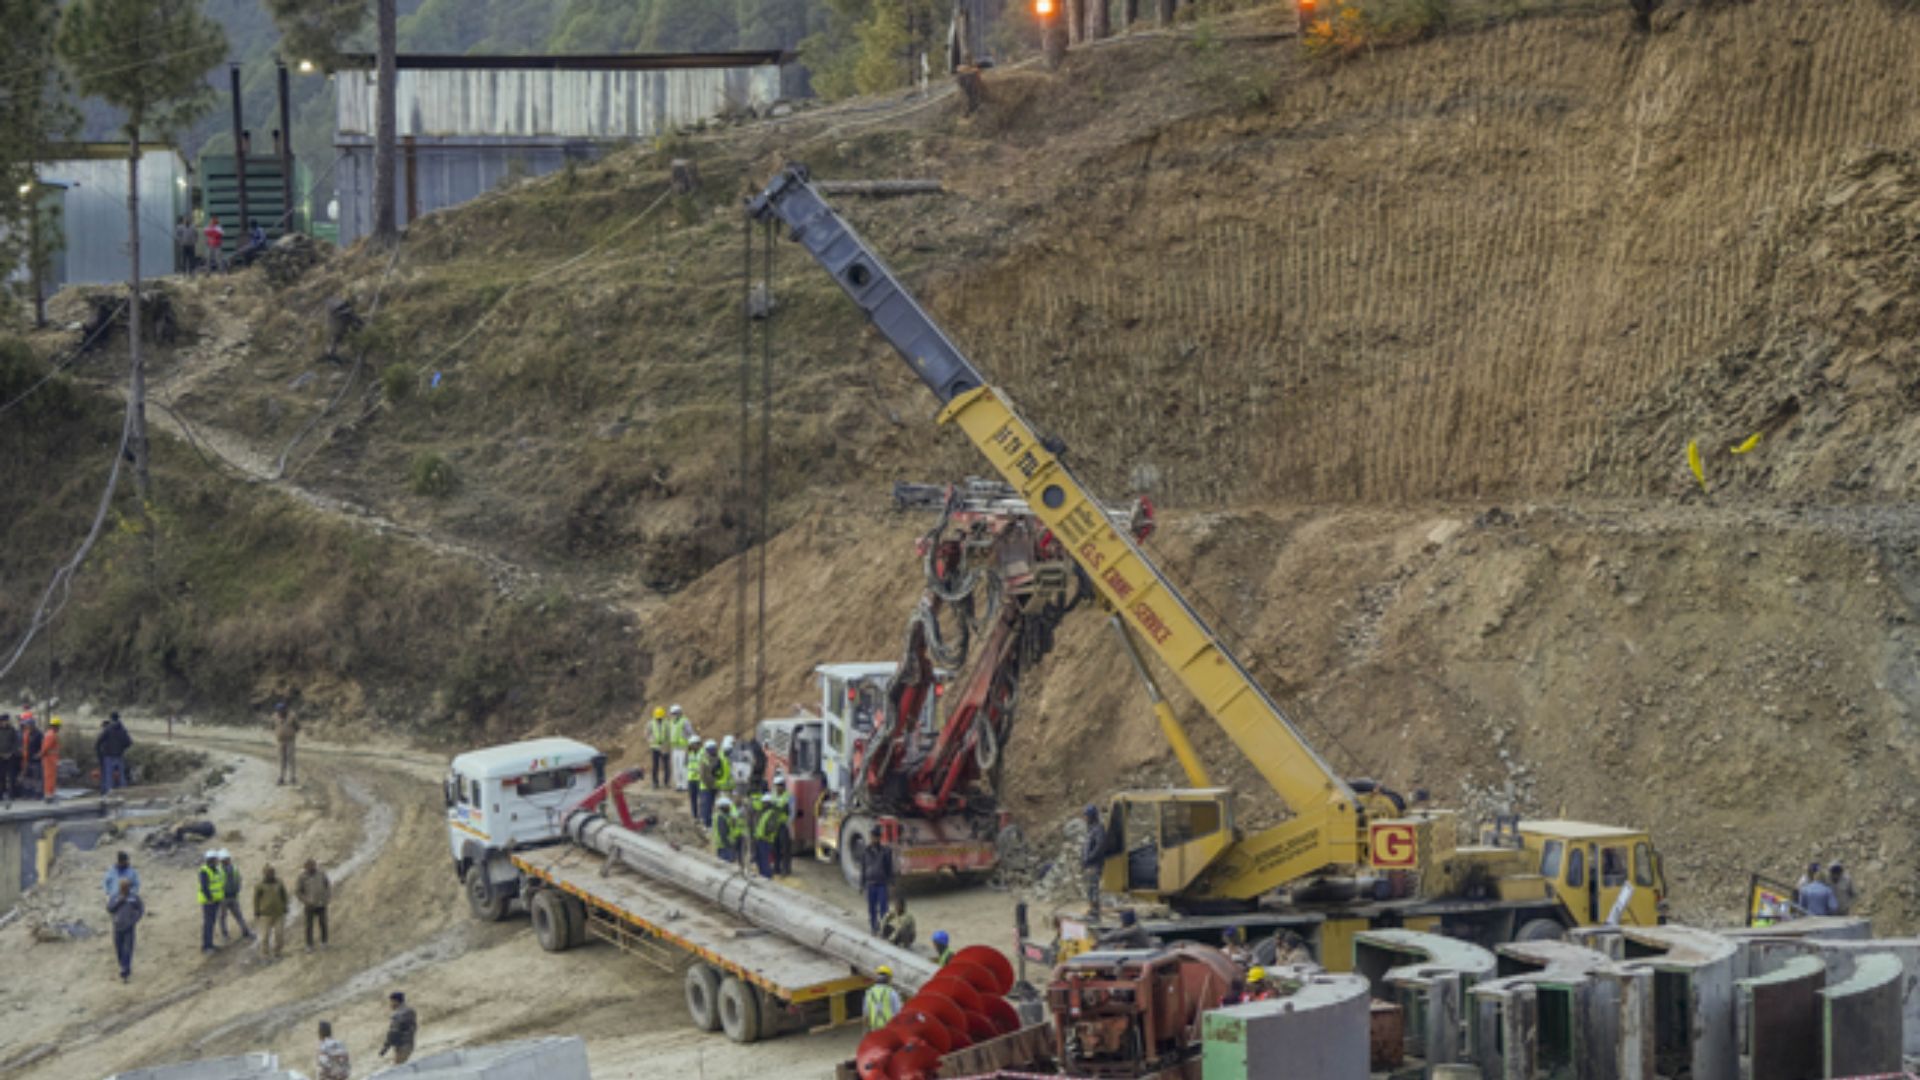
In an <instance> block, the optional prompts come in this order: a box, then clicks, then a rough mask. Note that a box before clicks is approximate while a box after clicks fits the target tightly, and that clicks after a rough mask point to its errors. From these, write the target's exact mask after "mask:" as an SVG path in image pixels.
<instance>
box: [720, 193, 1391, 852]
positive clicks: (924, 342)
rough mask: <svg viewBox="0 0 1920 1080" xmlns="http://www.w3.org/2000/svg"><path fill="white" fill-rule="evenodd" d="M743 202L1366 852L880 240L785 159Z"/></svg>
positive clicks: (1108, 593)
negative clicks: (782, 234)
mask: <svg viewBox="0 0 1920 1080" xmlns="http://www.w3.org/2000/svg"><path fill="white" fill-rule="evenodd" d="M747 212H748V213H749V214H750V215H751V216H753V217H754V218H756V219H758V220H762V221H774V220H777V221H781V222H784V223H785V224H786V225H787V227H788V228H789V229H790V230H792V234H793V238H794V239H796V240H798V241H799V242H800V244H801V245H802V246H803V247H805V248H806V249H807V251H808V253H809V254H811V255H812V256H813V257H814V259H815V260H816V261H818V262H819V263H820V265H821V266H823V267H825V268H826V270H827V272H828V273H831V274H832V275H833V277H834V280H835V281H838V282H839V283H840V287H841V288H842V289H843V290H845V291H846V294H847V295H848V296H849V297H852V298H853V301H854V303H856V304H858V305H860V308H861V310H863V311H865V312H866V313H867V315H868V317H869V318H871V319H872V320H873V325H874V326H875V328H877V329H878V330H879V331H880V333H881V334H882V335H883V336H884V337H885V338H886V339H887V341H888V343H889V344H891V345H892V346H893V347H894V349H895V350H896V351H898V352H899V353H900V355H901V356H902V357H903V358H905V360H906V361H907V364H908V365H909V366H910V367H912V368H913V370H914V373H915V374H917V375H918V376H920V379H921V381H922V382H925V383H926V384H927V386H928V387H929V388H930V389H932V390H933V392H934V396H936V397H938V398H939V399H940V401H941V403H942V405H943V406H944V408H942V410H941V412H940V417H939V419H940V422H941V423H953V424H957V425H959V427H960V429H961V430H962V431H964V432H966V435H967V437H968V438H969V439H971V440H972V441H973V444H974V446H976V447H978V448H979V449H980V452H981V453H983V454H985V455H986V456H987V459H988V460H989V461H991V462H993V465H994V467H995V468H996V469H998V470H999V472H1000V475H1001V476H1003V477H1005V478H1006V480H1007V482H1009V483H1011V484H1012V485H1013V486H1014V487H1015V488H1016V489H1017V490H1018V491H1019V492H1020V494H1021V496H1022V497H1023V498H1025V499H1026V501H1027V504H1028V505H1029V506H1031V507H1032V508H1033V511H1034V513H1035V514H1036V515H1037V516H1038V517H1039V518H1040V519H1041V520H1042V521H1044V522H1045V523H1046V524H1047V526H1048V527H1049V528H1050V529H1052V530H1053V532H1054V535H1055V536H1057V537H1059V538H1060V540H1061V541H1062V543H1063V544H1064V546H1065V547H1066V549H1067V550H1068V552H1069V553H1071V554H1072V556H1073V558H1074V560H1075V561H1076V562H1077V563H1079V565H1080V567H1081V568H1082V569H1083V570H1085V571H1086V573H1087V577H1088V578H1089V579H1090V580H1092V581H1093V583H1094V585H1095V587H1096V588H1098V589H1099V591H1100V593H1101V595H1102V596H1103V597H1104V598H1105V600H1106V602H1107V603H1108V604H1109V605H1110V606H1111V607H1112V608H1113V610H1114V611H1116V612H1118V613H1120V614H1121V616H1122V617H1123V618H1125V619H1126V620H1127V623H1128V624H1129V625H1130V626H1132V627H1133V629H1134V630H1135V631H1137V632H1138V633H1139V635H1140V640H1141V641H1142V642H1143V643H1144V644H1145V645H1146V646H1147V647H1148V648H1150V649H1152V650H1153V652H1154V654H1155V655H1156V656H1158V657H1159V658H1160V660H1161V662H1162V663H1163V664H1165V665H1166V667H1167V669H1168V670H1170V671H1172V672H1173V673H1174V675H1175V677H1176V678H1178V679H1179V680H1180V683H1181V685H1183V686H1185V687H1186V688H1187V691H1188V692H1189V693H1191V694H1192V695H1193V696H1194V698H1195V699H1196V700H1197V701H1199V703H1200V705H1201V707H1202V708H1204V709H1206V711H1207V714H1208V715H1210V716H1212V717H1213V718H1214V720H1215V722H1217V723H1218V724H1219V725H1220V727H1221V729H1222V730H1224V731H1225V732H1226V734H1227V736H1228V737H1229V738H1231V739H1232V740H1233V742H1234V745H1236V746H1238V747H1239V748H1240V751H1241V753H1243V754H1245V755H1246V757H1247V759H1248V760H1249V761H1251V762H1252V763H1253V765H1254V767H1255V768H1257V769H1259V771H1260V774H1261V776H1263V777H1264V778H1265V779H1266V781H1267V783H1268V784H1270V785H1272V787H1273V789H1274V791H1275V792H1277V793H1278V794H1279V795H1280V797H1281V798H1282V799H1283V800H1285V802H1286V803H1287V805H1288V807H1289V808H1291V809H1292V810H1293V811H1294V812H1295V813H1296V814H1302V815H1307V814H1319V813H1324V812H1328V811H1332V812H1333V814H1334V815H1335V816H1334V820H1336V821H1337V820H1339V815H1345V816H1346V820H1348V821H1349V822H1351V823H1352V826H1353V830H1354V832H1353V833H1352V834H1349V835H1348V836H1345V837H1342V838H1341V840H1336V841H1334V843H1333V847H1334V848H1335V849H1337V850H1340V851H1343V852H1346V853H1349V854H1351V856H1352V857H1353V859H1354V860H1355V861H1358V860H1359V859H1361V858H1363V857H1364V854H1363V853H1364V851H1365V846H1364V843H1363V841H1364V837H1363V836H1361V835H1360V833H1361V831H1362V830H1363V829H1364V820H1365V819H1364V816H1363V815H1362V813H1361V808H1360V805H1359V800H1358V798H1357V797H1356V796H1355V795H1354V793H1353V790H1352V789H1351V788H1349V787H1348V786H1347V784H1346V782H1345V781H1343V780H1342V779H1340V777H1339V775H1338V774H1337V773H1335V772H1334V771H1333V769H1332V768H1331V767H1329V766H1328V764H1327V763H1326V761H1324V760H1322V759H1321V757H1320V755H1319V754H1318V753H1316V752H1315V751H1314V749H1313V747H1312V746H1310V745H1309V744H1308V743H1307V741H1306V739H1304V738H1303V737H1302V736H1301V734H1300V732H1299V730H1298V729H1297V728H1295V727H1294V726H1293V722H1292V721H1291V720H1289V719H1287V717H1286V714H1284V713H1282V712H1281V711H1280V706H1279V705H1278V704H1276V703H1275V702H1274V700H1273V699H1272V698H1271V697H1269V696H1268V695H1267V692H1266V691H1265V690H1264V689H1262V688H1261V686H1260V684H1259V683H1257V682H1255V681H1254V679H1253V677H1252V676H1251V675H1249V674H1248V673H1247V670H1246V668H1245V667H1244V666H1243V665H1242V664H1241V663H1240V661H1239V659H1238V658H1236V657H1235V656H1234V655H1233V653H1232V651H1231V650H1230V649H1228V648H1227V646H1226V643H1225V642H1223V641H1222V640H1221V639H1220V637H1219V635H1217V634H1215V633H1214V632H1213V630H1212V629H1211V628H1209V627H1208V626H1207V624H1206V622H1205V621H1204V620H1202V619H1201V618H1200V616H1199V614H1198V613H1197V612H1195V611H1194V610H1193V607H1192V605H1190V604H1188V603H1187V600H1186V598H1185V597H1184V596H1182V595H1181V594H1180V592H1179V590H1178V589H1176V588H1175V587H1174V585H1173V583H1172V582H1171V581H1170V580H1168V578H1167V576H1166V575H1165V574H1164V573H1163V572H1161V570H1160V568H1159V567H1157V566H1155V565H1154V564H1153V562H1152V560H1150V559H1148V558H1147V555H1146V553H1145V552H1144V551H1142V550H1141V549H1140V547H1139V545H1138V544H1136V543H1135V542H1134V540H1133V538H1132V537H1131V536H1129V535H1127V533H1126V531H1125V530H1123V529H1116V528H1114V526H1113V523H1112V521H1111V520H1110V519H1109V518H1108V516H1107V513H1106V512H1105V510H1104V508H1103V507H1102V506H1101V504H1100V503H1099V501H1098V500H1097V499H1095V498H1094V497H1093V495H1092V493H1091V492H1089V491H1088V490H1087V488H1086V486H1085V485H1084V484H1082V483H1081V482H1080V480H1079V479H1078V478H1077V477H1075V476H1074V475H1073V472H1072V470H1070V469H1069V468H1068V467H1067V465H1066V463H1065V462H1064V461H1062V460H1061V459H1060V457H1059V455H1058V453H1057V452H1056V451H1054V450H1051V449H1049V448H1048V446H1047V445H1045V444H1044V443H1043V441H1042V440H1041V439H1040V437H1039V436H1038V435H1036V434H1035V432H1034V430H1033V428H1032V427H1031V426H1030V425H1029V424H1028V423H1027V422H1026V421H1025V420H1023V419H1021V417H1020V415H1019V414H1018V413H1017V412H1015V411H1014V408H1013V405H1012V404H1011V403H1010V402H1009V401H1008V400H1007V398H1006V396H1005V395H1004V394H1002V393H1001V392H1000V391H999V390H998V389H996V388H994V387H992V386H989V385H988V384H987V382H986V379H985V377H984V376H983V375H981V373H980V370H979V369H978V368H976V367H974V366H973V363H972V362H971V361H969V360H968V359H967V358H966V357H965V356H964V355H962V354H961V352H960V350H959V348H958V347H957V346H955V345H954V343H953V342H952V341H951V340H950V339H948V337H947V335H946V333H945V332H943V331H942V330H941V329H940V327H939V326H938V325H937V324H936V323H935V322H934V321H933V319H932V317H931V316H929V315H928V314H927V313H926V312H925V311H924V310H922V309H921V307H920V305H919V303H918V302H916V301H915V300H914V298H913V297H912V295H911V294H909V293H908V292H907V290H906V288H905V287H904V286H903V285H902V284H901V283H900V281H899V279H898V278H896V277H895V276H894V275H893V272H892V271H891V270H889V269H888V268H887V266H886V264H885V263H883V262H881V260H880V258H879V256H877V255H875V254H874V252H873V249H871V248H869V247H868V246H867V245H866V244H865V243H864V242H863V241H862V240H861V239H860V237H859V236H858V235H857V234H856V233H855V232H854V231H853V227H852V226H850V225H848V224H847V222H846V221H845V219H843V218H841V216H840V215H839V214H838V213H836V212H835V211H834V209H833V208H832V207H831V206H829V205H827V203H826V201H825V200H824V199H823V198H821V196H820V193H819V192H818V191H816V190H815V189H814V188H813V186H812V184H811V183H810V182H809V181H808V179H807V172H806V169H805V168H804V167H802V166H797V165H795V166H788V167H787V168H786V169H785V170H783V171H782V172H781V174H780V175H779V176H778V177H776V178H775V179H774V181H773V182H772V183H770V184H768V185H767V188H766V190H764V191H762V192H761V193H760V194H759V196H757V197H756V198H754V199H752V200H750V201H749V202H748V204H747ZM1342 841H1344V842H1342Z"/></svg>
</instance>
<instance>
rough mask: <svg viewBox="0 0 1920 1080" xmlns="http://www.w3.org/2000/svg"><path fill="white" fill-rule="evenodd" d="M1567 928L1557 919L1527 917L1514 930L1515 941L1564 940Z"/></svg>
mask: <svg viewBox="0 0 1920 1080" xmlns="http://www.w3.org/2000/svg"><path fill="white" fill-rule="evenodd" d="M1566 938H1567V928H1566V927H1564V926H1562V925H1560V920H1559V919H1528V920H1527V921H1526V922H1524V923H1521V924H1520V929H1519V930H1517V931H1515V932H1514V935H1513V940H1515V941H1565V940H1566Z"/></svg>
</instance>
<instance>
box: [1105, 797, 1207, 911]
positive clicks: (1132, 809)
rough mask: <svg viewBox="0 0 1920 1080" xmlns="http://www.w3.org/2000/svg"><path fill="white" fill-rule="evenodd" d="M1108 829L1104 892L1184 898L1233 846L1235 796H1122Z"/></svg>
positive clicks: (1115, 804)
mask: <svg viewBox="0 0 1920 1080" xmlns="http://www.w3.org/2000/svg"><path fill="white" fill-rule="evenodd" d="M1106 827H1107V852H1108V858H1107V861H1106V865H1105V866H1104V867H1103V869H1102V871H1101V878H1100V886H1101V888H1102V889H1104V890H1106V891H1107V892H1110V893H1115V894H1129V895H1133V896H1137V897H1143V898H1153V899H1158V898H1161V897H1168V896H1178V895H1181V894H1183V893H1185V892H1186V891H1187V889H1188V887H1189V886H1191V885H1192V884H1193V883H1194V882H1195V881H1197V880H1198V879H1199V878H1200V875H1201V874H1203V873H1205V872H1206V871H1207V870H1208V869H1209V868H1210V867H1212V866H1213V865H1214V863H1215V862H1217V861H1218V860H1219V858H1220V856H1222V855H1223V854H1225V853H1226V851H1227V849H1228V848H1230V847H1232V846H1233V843H1234V839H1235V837H1234V820H1233V793H1232V792H1231V791H1229V790H1228V789H1226V788H1191V789H1180V790H1170V791H1126V792H1121V793H1120V794H1118V795H1116V796H1114V799H1113V803H1112V805H1111V806H1110V808H1109V809H1108V811H1107V822H1106ZM1123 855H1124V858H1122V857H1121V856H1123Z"/></svg>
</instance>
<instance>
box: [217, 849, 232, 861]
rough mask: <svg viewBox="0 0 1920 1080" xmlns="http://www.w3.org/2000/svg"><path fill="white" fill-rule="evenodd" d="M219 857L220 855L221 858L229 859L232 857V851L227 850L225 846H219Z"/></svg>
mask: <svg viewBox="0 0 1920 1080" xmlns="http://www.w3.org/2000/svg"><path fill="white" fill-rule="evenodd" d="M220 857H221V858H223V859H231V858H233V852H231V851H228V850H227V849H226V848H221V849H220Z"/></svg>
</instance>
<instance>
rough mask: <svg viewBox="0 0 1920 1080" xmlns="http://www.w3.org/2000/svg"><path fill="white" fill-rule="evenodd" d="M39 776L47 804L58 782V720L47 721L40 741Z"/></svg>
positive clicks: (50, 800)
mask: <svg viewBox="0 0 1920 1080" xmlns="http://www.w3.org/2000/svg"><path fill="white" fill-rule="evenodd" d="M40 776H41V779H42V780H43V781H44V782H45V784H46V797H47V801H48V802H52V801H53V788H54V785H55V784H57V783H59V781H60V718H59V717H57V716H56V717H54V718H52V719H51V720H48V721H47V733H46V734H45V735H44V736H42V737H41V739H40Z"/></svg>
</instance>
